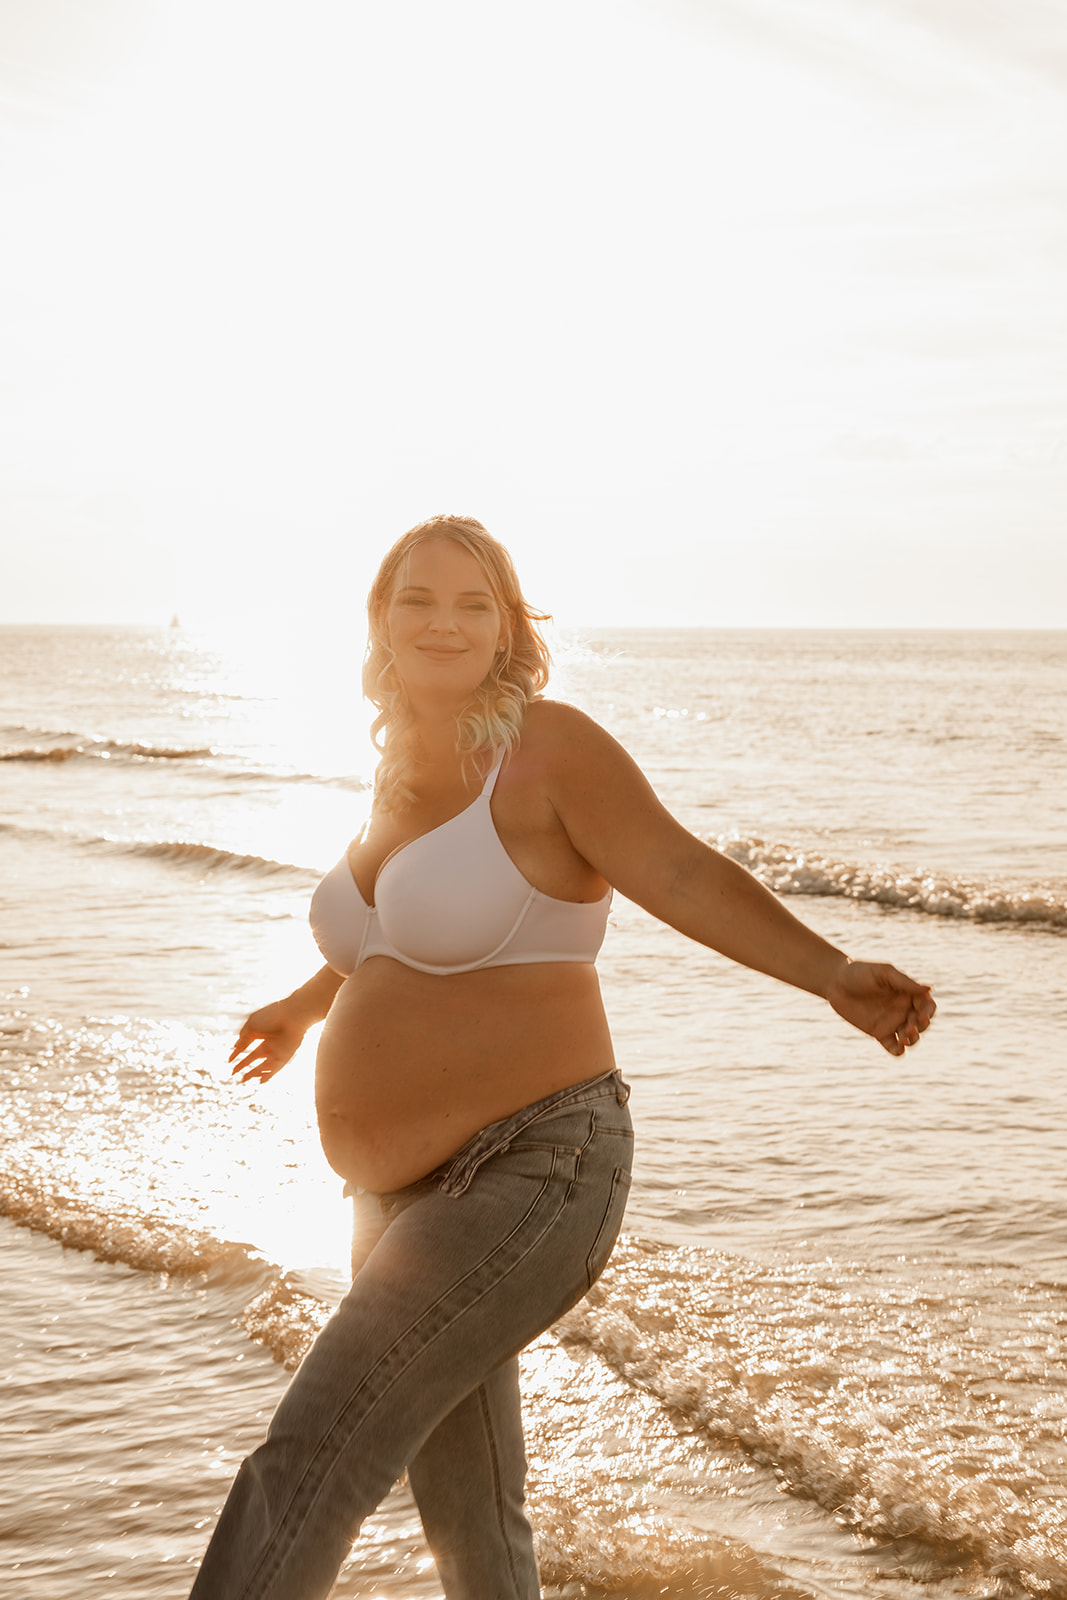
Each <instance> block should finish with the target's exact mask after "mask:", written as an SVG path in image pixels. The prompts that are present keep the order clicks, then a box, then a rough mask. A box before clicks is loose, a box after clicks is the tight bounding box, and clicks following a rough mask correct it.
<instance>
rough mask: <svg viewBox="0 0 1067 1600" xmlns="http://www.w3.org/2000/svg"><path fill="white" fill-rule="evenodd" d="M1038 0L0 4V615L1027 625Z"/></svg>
mask: <svg viewBox="0 0 1067 1600" xmlns="http://www.w3.org/2000/svg"><path fill="white" fill-rule="evenodd" d="M1065 86H1067V8H1064V7H1063V5H1062V4H1061V3H1060V0H538V4H537V5H536V6H531V5H524V6H518V5H501V4H500V3H499V0H449V3H448V4H447V5H442V4H441V3H440V0H390V3H389V4H388V5H382V4H370V3H363V0H0V622H21V621H36V622H66V621H73V622H149V623H152V622H166V621H167V620H168V619H169V618H170V616H171V614H172V613H178V614H179V615H180V616H181V618H182V620H183V622H186V623H188V624H197V623H200V622H203V623H211V624H227V623H233V624H236V623H238V622H239V623H241V624H242V625H250V626H252V627H255V628H260V629H262V630H264V631H265V632H266V631H268V630H278V629H285V628H286V627H287V626H289V625H290V624H295V623H296V622H299V623H300V624H301V625H302V626H307V625H309V624H314V625H315V626H321V627H324V628H326V627H329V628H335V627H338V626H341V627H343V626H344V625H345V620H346V618H351V617H353V616H355V615H356V614H357V613H361V611H362V605H363V598H364V595H365V592H366V588H367V585H368V583H369V580H370V577H371V576H372V574H373V571H374V569H375V567H376V565H377V562H378V560H379V558H380V556H381V555H382V553H383V552H384V550H385V549H386V548H387V547H388V546H389V545H390V544H391V543H392V541H393V540H394V538H395V537H396V536H397V535H398V534H399V533H401V532H402V531H403V530H404V529H405V528H407V527H409V526H411V525H412V524H414V523H415V522H417V521H419V520H421V519H422V518H424V517H426V516H429V515H431V514H433V513H435V512H439V511H452V512H461V513H464V514H467V515H473V516H477V517H479V518H481V520H482V521H484V522H485V523H486V524H487V526H488V527H489V528H490V529H491V530H492V531H493V532H494V533H495V534H496V535H497V536H498V537H499V538H501V539H502V540H503V541H504V543H505V544H507V545H508V546H509V548H510V549H511V551H512V553H513V555H514V556H515V559H516V563H517V565H518V568H519V572H520V575H521V577H522V580H523V584H524V588H525V590H526V592H527V594H528V596H529V597H530V599H531V600H533V601H534V602H535V603H536V604H538V605H540V606H542V607H544V608H546V609H548V610H551V611H552V612H554V614H555V615H556V617H557V619H558V621H559V622H560V623H561V624H563V625H565V626H567V625H581V624H586V625H598V624H599V625H639V624H648V625H706V626H745V627H778V626H800V627H804V626H817V627H831V626H842V627H848V626H860V627H877V626H889V627H976V628H980V627H1065V626H1067V529H1065V508H1067V493H1065V490H1067V360H1065V351H1067V294H1065V292H1064V287H1065V284H1067V96H1065V94H1064V89H1065Z"/></svg>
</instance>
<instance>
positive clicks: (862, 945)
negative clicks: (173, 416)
mask: <svg viewBox="0 0 1067 1600" xmlns="http://www.w3.org/2000/svg"><path fill="white" fill-rule="evenodd" d="M554 648H555V654H556V659H557V669H556V676H555V678H554V680H553V688H552V691H551V692H553V693H555V694H557V695H558V696H560V697H561V698H564V699H568V700H571V701H573V702H574V703H576V704H578V705H581V706H582V707H583V708H584V709H586V710H587V711H589V712H590V713H591V714H592V715H593V716H595V717H597V718H598V719H599V720H600V721H601V722H602V723H603V724H604V725H605V726H606V727H607V728H608V729H609V730H610V731H611V732H612V733H613V734H614V735H615V736H616V737H617V738H618V739H620V740H621V741H622V743H623V744H624V745H626V746H627V748H628V749H629V750H630V751H631V752H632V754H633V755H634V756H635V758H636V759H637V761H638V762H639V763H640V765H641V767H642V768H643V769H644V771H645V772H646V773H647V774H648V776H649V778H650V780H651V781H652V783H653V784H654V786H655V787H656V789H657V790H658V792H659V794H660V795H661V796H662V798H663V800H664V801H665V803H666V804H667V805H668V806H669V807H670V808H671V809H672V810H673V811H674V813H675V814H676V815H677V816H678V817H679V818H680V819H681V821H682V822H683V823H684V824H685V825H686V826H687V827H688V828H690V829H692V830H693V832H694V833H696V834H697V835H699V836H700V837H701V838H702V839H705V840H707V841H708V842H709V843H711V844H713V845H715V846H716V847H717V848H719V849H721V850H723V851H725V852H726V853H727V854H728V855H730V856H731V857H733V858H734V859H735V860H737V861H739V862H741V863H743V864H744V866H746V867H747V868H748V869H749V870H751V871H752V872H754V873H755V874H756V875H757V876H758V877H759V878H760V879H762V881H763V882H764V883H766V884H768V885H769V886H770V887H771V888H772V889H773V890H775V891H776V892H777V893H778V894H780V895H782V896H784V897H785V898H786V901H787V903H788V905H789V907H790V908H791V910H792V911H794V912H795V913H796V914H797V915H798V916H800V917H801V918H803V919H804V920H805V921H807V922H808V923H810V924H811V925H812V926H813V927H815V928H816V929H818V930H819V932H820V933H822V934H824V935H825V936H826V937H827V938H828V939H830V940H832V941H834V942H835V943H836V944H838V945H840V946H841V947H842V948H844V949H845V950H847V951H848V952H849V953H850V954H852V955H856V956H861V955H862V956H867V957H871V958H874V959H878V960H883V959H886V960H890V961H892V962H894V963H895V964H896V965H897V966H899V967H901V968H902V969H903V970H904V971H906V972H907V973H909V974H910V975H912V976H913V977H915V978H917V979H919V980H920V981H923V982H928V983H931V984H932V985H933V988H934V993H935V996H936V998H937V1002H938V1006H939V1011H938V1016H937V1019H936V1022H935V1024H934V1026H933V1028H932V1029H931V1030H930V1032H929V1033H928V1034H927V1035H926V1036H925V1038H924V1039H923V1041H922V1043H921V1044H920V1045H919V1047H918V1048H916V1049H914V1050H911V1051H909V1052H908V1053H907V1055H906V1056H905V1057H903V1058H902V1059H899V1060H897V1059H894V1058H892V1057H890V1056H889V1055H887V1054H886V1053H885V1052H883V1051H882V1050H880V1049H879V1047H878V1046H877V1045H876V1044H874V1043H873V1041H871V1040H869V1039H866V1038H864V1037H863V1036H862V1035H860V1034H858V1033H856V1032H854V1031H852V1030H850V1029H849V1028H848V1027H847V1026H846V1025H845V1024H844V1023H843V1022H841V1021H840V1020H839V1019H838V1018H837V1017H836V1016H834V1015H833V1014H832V1013H831V1012H830V1011H829V1010H828V1008H827V1007H825V1006H824V1005H823V1004H822V1003H821V1002H819V1001H818V1000H816V999H814V998H813V997H811V996H809V995H806V994H802V993H799V992H797V991H794V990H791V989H788V988H786V987H784V986H782V985H778V984H775V983H773V982H772V981H770V980H768V979H766V978H764V977H762V976H759V975H757V974H753V973H750V972H748V971H745V970H743V969H740V968H738V967H735V966H733V965H731V964H730V963H729V962H727V961H725V960H724V959H723V958H721V957H720V956H718V955H716V954H714V953H713V952H710V951H707V950H705V949H703V948H701V947H699V946H697V945H695V944H692V943H690V942H688V941H687V940H686V939H685V938H683V937H682V936H681V935H680V934H678V933H677V932H675V931H674V930H673V929H671V928H669V927H665V926H663V925H661V924H659V923H657V922H655V921H654V920H653V919H652V918H651V917H650V916H648V915H647V914H646V913H645V912H643V911H641V910H640V909H638V908H637V907H636V906H634V905H632V904H630V903H628V902H626V901H625V900H622V899H621V898H616V901H615V905H614V909H613V912H612V916H611V924H610V927H609V930H608V935H607V939H606V942H605V945H604V949H603V954H602V958H601V963H600V970H601V975H602V983H603V989H604V995H605V1000H606V1004H607V1009H608V1013H609V1016H610V1018H611V1021H612V1025H613V1031H614V1037H615V1041H616V1047H617V1053H618V1058H619V1062H620V1065H621V1067H622V1069H623V1072H624V1074H625V1076H626V1078H627V1079H628V1080H629V1081H630V1083H631V1084H632V1087H633V1096H632V1100H631V1107H632V1110H633V1112H634V1120H635V1126H636V1129H637V1138H638V1146H637V1150H638V1153H637V1166H636V1174H635V1183H634V1189H633V1196H632V1200H631V1203H630V1209H629V1213H628V1216H627V1221H626V1224H625V1231H624V1235H623V1237H622V1239H621V1240H620V1243H619V1245H618V1247H617V1249H616V1252H615V1255H614V1258H613V1260H612V1262H611V1264H610V1266H609V1268H608V1270H607V1271H606V1273H605V1274H604V1277H603V1278H602V1280H601V1281H600V1282H599V1283H598V1284H597V1285H596V1287H595V1289H594V1290H593V1292H592V1293H591V1294H590V1296H589V1297H588V1299H587V1300H585V1301H584V1302H582V1303H581V1304H580V1305H579V1306H577V1307H576V1308H575V1309H574V1310H573V1311H572V1312H571V1313H569V1314H568V1315H567V1316H566V1317H564V1319H563V1320H562V1321H561V1322H560V1323H559V1324H558V1325H557V1326H556V1327H554V1328H553V1329H552V1330H550V1332H549V1333H547V1334H546V1335H545V1336H544V1337H543V1338H541V1339H540V1340H539V1341H538V1342H537V1343H536V1344H535V1345H534V1346H533V1347H532V1348H531V1349H530V1350H529V1351H528V1352H527V1353H526V1355H525V1357H524V1359H523V1382H524V1392H525V1406H526V1416H527V1424H528V1433H529V1457H530V1476H529V1503H530V1509H531V1514H532V1517H533V1520H534V1522H535V1525H536V1529H537V1537H538V1549H539V1556H540V1560H541V1565H542V1571H543V1577H544V1586H545V1594H546V1596H548V1597H550V1600H579V1597H593V1596H597V1597H616V1600H651V1597H653V1596H657V1597H667V1600H683V1597H684V1600H697V1597H704V1600H708V1597H713V1596H714V1597H728V1600H757V1597H759V1600H830V1597H859V1596H881V1597H885V1600H948V1597H950V1596H951V1597H965V1596H966V1597H981V1596H990V1597H993V1596H995V1597H997V1600H1016V1597H1018V1600H1023V1597H1026V1596H1050V1597H1067V632H1044V633H1041V632H1026V633H1008V632H995V631H991V632H981V633H977V632H976V633H966V632H895V631H879V632H863V631H838V632H814V631H811V632H809V631H792V632H782V631H776V632H758V631H751V632H750V631H700V630H661V631H654V630H634V631H606V630H588V631H586V632H579V631H572V632H563V633H561V634H560V635H559V636H558V637H557V638H556V639H555V641H554ZM361 656H362V642H361V640H360V639H359V638H358V637H356V636H355V634H353V636H352V637H351V638H336V637H331V638H322V637H317V636H315V635H314V634H313V633H307V634H305V635H302V636H301V635H298V634H297V633H296V632H293V633H291V634H287V636H286V637H284V638H280V637H278V633H277V630H271V631H268V632H264V633H258V634H257V633H256V632H255V631H253V630H251V629H243V630H242V629H241V628H240V627H239V626H237V625H235V626H234V627H233V628H232V629H231V630H230V631H229V632H227V633H226V634H222V633H221V632H220V633H218V634H209V633H207V632H203V633H201V632H196V631H193V630H190V629H186V628H183V627H181V626H180V625H175V626H171V627H160V628H105V627H99V628H88V627H73V626H70V627H47V626H37V627H14V626H11V627H5V628H3V629H0V798H2V803H0V1130H2V1139H3V1162H2V1171H0V1213H2V1214H0V1267H2V1271H3V1316H2V1317H0V1373H2V1377H3V1393H2V1410H0V1418H2V1427H0V1589H2V1592H3V1594H4V1596H5V1597H6V1600H73V1597H74V1596H77V1597H78V1600H180V1597H182V1596H184V1595H186V1594H187V1592H188V1589H189V1586H190V1584H191V1581H192V1577H193V1573H194V1570H195V1567H196V1564H197V1562H198V1560H199V1557H200V1554H201V1552H202V1550H203V1547H204V1544H205V1542H206V1540H207V1537H208V1535H209V1533H210V1531H211V1527H212V1525H213V1523H214V1520H215V1517H216V1515H217V1513H218V1511H219V1508H220V1505H221V1503H222V1500H223V1498H224V1496H225V1493H226V1489H227V1486H228V1483H229V1481H230V1479H231V1477H232V1475H233V1473H234V1471H235V1470H236V1467H237V1465H238V1463H239V1462H240V1460H241V1458H242V1456H243V1455H244V1454H245V1453H246V1452H247V1451H248V1450H249V1449H251V1448H252V1447H253V1446H254V1445H255V1444H256V1442H257V1441H258V1440H259V1438H260V1437H261V1436H262V1433H263V1431H264V1428H265V1426H266V1423H267V1421H268V1419H269V1417H270V1414H271V1412H272V1410H273V1407H274V1406H275V1404H276V1403H277V1401H278V1398H279V1396H280V1395H281V1393H282V1391H283V1389H284V1386H285V1384H286V1381H287V1369H288V1368H291V1367H292V1366H293V1365H294V1364H295V1363H296V1362H297V1361H298V1360H299V1358H300V1355H301V1353H302V1352H303V1350H304V1349H306V1347H307V1343H308V1341H309V1339H310V1338H311V1337H312V1336H313V1334H314V1331H315V1330H316V1328H317V1327H318V1326H320V1325H321V1322H322V1321H323V1319H324V1318H325V1316H326V1315H327V1314H328V1311H329V1308H330V1306H331V1305H333V1304H335V1303H336V1301H337V1299H338V1298H339V1297H340V1295H341V1294H342V1293H343V1292H344V1288H345V1261H346V1254H347V1244H348V1241H347V1227H348V1211H347V1204H346V1202H345V1201H344V1200H343V1198H342V1195H341V1183H340V1180H338V1179H337V1178H336V1177H335V1176H334V1175H333V1174H332V1173H331V1172H330V1170H329V1169H328V1167H327V1166H326V1164H325V1162H324V1160H323V1158H322V1156H321V1154H320V1152H319V1149H318V1146H317V1142H316V1138H315V1133H314V1119H313V1107H312V1068H313V1061H314V1038H313V1037H309V1039H308V1040H307V1041H306V1043H305V1045H304V1047H303V1049H302V1050H301V1052H300V1054H299V1055H298V1057H297V1058H296V1059H295V1060H294V1062H293V1063H292V1064H291V1066H290V1067H289V1068H287V1069H286V1071H285V1072H284V1073H283V1074H281V1075H280V1076H279V1077H278V1078H277V1079H275V1080H274V1081H273V1082H272V1083H270V1084H269V1085H268V1086H266V1087H262V1086H244V1085H240V1084H237V1083H235V1082H234V1081H233V1080H232V1079H231V1077H230V1074H229V1070H228V1067H227V1056H228V1053H229V1049H230V1045H231V1042H232V1040H233V1037H234V1034H235V1031H236V1029H237V1027H238V1026H239V1024H240V1022H241V1021H242V1020H243V1018H244V1016H245V1015H246V1014H247V1012H248V1011H250V1010H251V1009H252V1008H253V1007H255V1006H256V1005H259V1004H262V1003H263V1002H265V1001H267V1000H270V999H272V998H275V997H277V996H279V995H282V994H285V993H287V992H288V991H289V990H290V989H292V988H293V987H295V986H296V985H297V984H298V983H300V982H302V981H303V980H304V979H305V978H306V977H307V976H309V975H310V973H311V972H313V971H315V970H316V969H317V967H318V966H319V965H320V958H319V956H318V953H317V951H316V950H315V948H314V946H313V944H312V941H311V938H310V934H309V932H308V928H307V907H308V900H309V897H310V894H311V891H312V889H313V888H314V885H315V883H316V881H317V878H318V876H319V875H320V874H321V873H322V872H323V871H324V870H325V869H326V868H328V867H329V866H330V865H332V863H333V862H334V861H335V860H336V859H337V858H338V856H339V855H340V853H341V851H342V849H343V847H344V845H345V844H346V842H347V841H348V840H349V839H350V838H351V837H352V836H353V835H354V834H355V833H356V832H357V831H358V829H359V827H360V824H361V822H362V820H363V818H364V817H365V816H366V813H367V810H368V807H369V803H370V782H371V778H372V773H373V763H374V752H373V749H372V746H371V744H370V742H369V737H368V726H369V716H368V713H367V710H366V708H365V707H364V705H363V703H362V700H361V697H360V690H359V670H360V661H361ZM460 1470H461V1464H460ZM336 1594H337V1595H338V1596H341V1597H352V1596H357V1595H358V1596H374V1597H377V1600H433V1597H437V1596H439V1595H440V1588H439V1585H438V1582H437V1578H436V1574H435V1571H434V1568H433V1564H432V1562H431V1560H430V1557H429V1555H428V1553H427V1551H426V1548H425V1546H424V1544H423V1541H422V1537H421V1530H420V1527H419V1523H418V1517H417V1514H416V1511H415V1508H414V1505H413V1502H412V1500H411V1497H410V1493H409V1491H408V1489H407V1487H406V1486H405V1484H404V1483H403V1482H402V1483H401V1484H399V1485H398V1486H397V1487H396V1489H395V1490H394V1491H393V1493H392V1494H391V1495H390V1497H389V1499H388V1500H387V1501H386V1503H385V1504H384V1505H383V1506H382V1507H381V1509H380V1511H379V1512H378V1513H377V1514H376V1516H375V1517H374V1519H373V1520H372V1521H371V1522H370V1523H368V1524H367V1527H366V1528H365V1530H364V1533H363V1535H362V1537H361V1539H360V1541H359V1543H358V1544H357V1546H356V1548H355V1550H354V1551H353V1553H352V1556H351V1560H350V1561H349V1562H348V1564H347V1565H346V1566H345V1568H344V1570H343V1572H342V1574H341V1577H340V1579H339V1582H338V1587H337V1590H336Z"/></svg>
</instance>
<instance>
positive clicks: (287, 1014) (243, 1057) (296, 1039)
mask: <svg viewBox="0 0 1067 1600" xmlns="http://www.w3.org/2000/svg"><path fill="white" fill-rule="evenodd" d="M308 1026H309V1024H308V1020H307V1018H306V1017H305V1016H303V1015H300V1014H299V1013H298V1009H297V1007H295V1006H294V1005H293V1004H292V999H291V997H290V998H289V999H287V1000H274V1001H272V1002H271V1004H270V1005H267V1006H260V1008H259V1010H258V1011H253V1013H252V1015H251V1016H250V1017H249V1018H248V1020H247V1021H246V1022H245V1024H244V1026H243V1027H242V1029H241V1031H240V1033H239V1034H238V1035H237V1041H236V1043H235V1044H234V1047H233V1049H232V1050H231V1051H230V1063H231V1069H232V1074H233V1076H234V1077H235V1078H240V1080H241V1082H242V1083H252V1082H259V1083H269V1082H270V1080H271V1078H273V1077H274V1074H275V1073H276V1072H280V1071H281V1070H282V1068H283V1067H284V1066H285V1064H286V1062H287V1061H291V1060H292V1059H293V1057H294V1056H295V1055H296V1052H297V1051H298V1050H299V1048H300V1045H301V1043H302V1041H303V1038H304V1035H305V1033H306V1032H307V1030H308ZM257 1040H258V1041H259V1042H258V1043H257V1042H256V1041H257Z"/></svg>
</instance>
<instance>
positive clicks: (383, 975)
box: [315, 956, 614, 1193]
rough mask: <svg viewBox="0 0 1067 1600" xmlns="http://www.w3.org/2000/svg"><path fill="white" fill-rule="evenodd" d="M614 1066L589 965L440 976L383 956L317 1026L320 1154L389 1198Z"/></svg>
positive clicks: (357, 976)
mask: <svg viewBox="0 0 1067 1600" xmlns="http://www.w3.org/2000/svg"><path fill="white" fill-rule="evenodd" d="M613 1066H614V1056H613V1054H612V1049H611V1038H610V1036H609V1034H608V1025H607V1019H606V1018H605V1016H604V1008H603V1005H602V1003H601V999H600V985H599V984H598V982H597V976H596V970H595V968H594V967H592V966H586V965H584V964H583V963H578V962H572V963H566V962H554V963H544V964H537V965H531V966H516V967H493V968H490V969H488V970H486V971H482V972H463V973H454V974H451V975H449V976H447V977H435V976H433V975H431V974H429V973H425V972H417V971H415V970H413V969H412V968H411V967H405V966H403V965H402V964H401V963H400V962H398V961H393V960H392V959H391V958H390V957H388V956H375V957H374V958H373V959H372V960H370V961H367V962H366V963H365V964H364V965H363V966H362V967H359V968H358V969H357V970H356V971H355V972H354V973H353V974H352V976H351V977H350V978H347V979H346V980H345V982H344V983H343V984H342V985H341V988H340V989H339V990H338V992H337V998H336V999H335V1001H334V1003H333V1005H332V1007H331V1008H330V1014H329V1016H328V1017H327V1018H326V1024H325V1027H324V1028H323V1030H322V1038H321V1039H320V1041H319V1053H318V1061H317V1065H316V1069H315V1103H316V1106H317V1108H318V1117H319V1133H320V1136H321V1138H322V1147H323V1150H324V1151H325V1153H326V1159H327V1161H329V1163H330V1165H331V1166H332V1167H333V1169H334V1171H335V1172H337V1173H339V1174H340V1176H341V1177H343V1178H345V1179H347V1180H348V1182H350V1183H352V1184H355V1185H357V1186H358V1187H360V1188H363V1189H371V1190H373V1191H375V1192H377V1193H386V1192H388V1191H390V1190H393V1189H400V1188H403V1187H404V1186H405V1185H406V1184H409V1183H414V1182H415V1180H416V1179H417V1178H421V1177H423V1176H425V1174H426V1173H427V1172H432V1171H433V1169H434V1168H435V1167H437V1166H439V1165H440V1164H441V1162H442V1161H444V1160H445V1159H446V1158H447V1157H448V1156H450V1155H452V1154H453V1152H454V1151H456V1150H458V1149H459V1148H460V1146H461V1145H463V1144H465V1143H466V1142H467V1140H468V1139H469V1138H471V1137H472V1135H473V1134H475V1133H477V1132H478V1131H479V1130H480V1129H481V1128H484V1127H486V1126H487V1125H488V1124H489V1123H490V1122H496V1121H498V1120H499V1119H500V1118H501V1117H507V1116H510V1115H511V1113H512V1112H514V1111H519V1110H521V1109H522V1107H523V1106H526V1105H529V1104H530V1103H531V1102H532V1101H534V1100H540V1099H542V1098H543V1097H544V1096H545V1095H548V1094H554V1093H555V1092H556V1090H557V1089H565V1088H568V1087H569V1086H570V1085H571V1084H574V1083H581V1082H583V1081H584V1080H585V1079H586V1078H593V1077H596V1076H598V1074H600V1073H602V1072H609V1071H610V1070H611V1068H612V1067H613Z"/></svg>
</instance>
